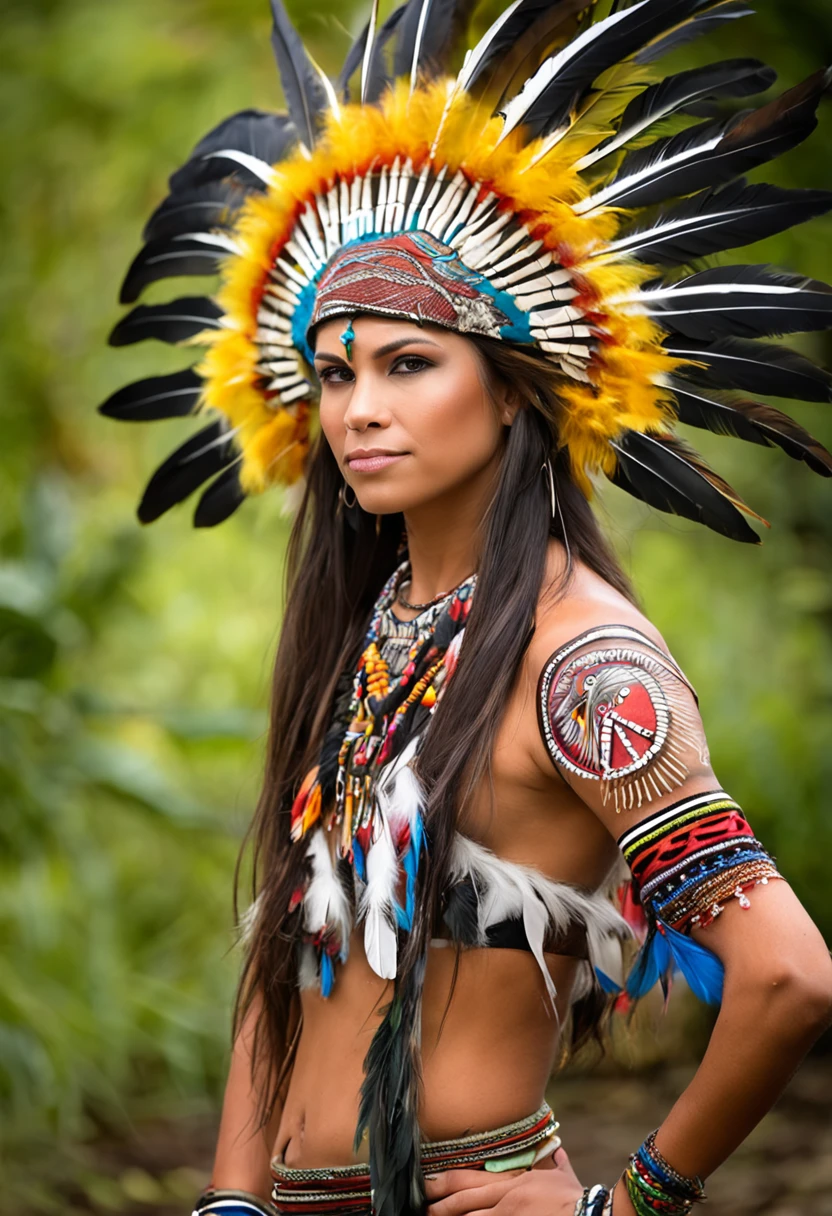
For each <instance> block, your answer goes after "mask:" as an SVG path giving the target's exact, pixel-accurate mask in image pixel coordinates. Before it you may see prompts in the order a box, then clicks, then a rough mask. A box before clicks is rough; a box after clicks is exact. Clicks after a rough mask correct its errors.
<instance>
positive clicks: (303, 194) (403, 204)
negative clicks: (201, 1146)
mask: <svg viewBox="0 0 832 1216" xmlns="http://www.w3.org/2000/svg"><path fill="white" fill-rule="evenodd" d="M271 4H272V13H273V19H274V29H273V35H272V43H273V47H274V51H275V56H276V59H277V63H278V68H279V70H280V76H281V80H282V83H283V90H284V95H285V98H286V104H287V109H288V114H286V115H283V114H268V113H263V112H261V111H257V110H246V111H243V112H242V113H240V114H236V115H233V116H232V117H231V118H229V119H226V121H225V122H223V123H220V125H219V126H218V127H217V128H215V130H213V131H211V132H210V133H209V134H208V135H207V136H206V137H205V138H204V139H203V140H202V141H201V142H200V143H199V144H198V145H197V147H196V148H195V149H194V152H193V153H192V155H191V157H190V158H189V160H188V161H187V163H186V164H185V165H184V166H183V167H182V168H181V169H179V170H177V171H176V172H175V173H174V174H173V176H172V177H171V179H170V194H169V196H168V197H167V199H165V200H164V202H163V203H162V204H161V206H160V207H159V208H158V209H157V210H156V212H155V213H154V215H153V216H152V217H151V220H150V222H149V223H148V225H147V228H146V231H145V240H146V243H145V245H144V247H143V248H142V250H141V251H140V252H139V254H138V255H137V257H136V258H135V260H134V262H133V264H132V266H131V267H130V269H129V271H128V273H127V277H126V279H125V281H124V286H123V288H122V297H121V298H122V301H123V302H125V303H131V304H132V303H135V302H136V301H137V300H138V298H139V296H140V295H141V293H142V291H143V290H144V289H145V287H147V286H148V285H149V284H151V283H154V282H156V281H158V280H160V279H164V278H169V277H175V276H179V275H215V274H217V273H219V275H220V287H219V290H218V291H217V293H216V295H215V296H213V297H212V298H210V299H209V298H200V297H186V298H183V299H179V300H174V301H173V302H172V303H170V304H159V305H150V306H148V305H138V306H137V307H135V308H134V309H133V310H132V311H131V312H130V313H128V315H127V316H125V317H124V318H123V319H122V320H121V321H120V322H119V324H118V325H117V326H116V327H115V329H114V330H113V333H112V335H111V339H110V341H111V342H112V343H113V344H114V345H127V344H130V343H133V342H138V341H141V340H143V339H145V338H156V339H158V340H161V341H163V342H168V343H184V344H188V345H191V344H196V345H200V346H202V347H204V348H205V349H204V353H203V355H202V357H201V358H200V360H199V361H198V362H197V364H196V365H195V367H194V368H193V369H192V370H191V371H188V372H181V373H175V374H174V375H172V376H168V377H156V378H153V379H151V380H145V381H140V382H139V383H137V384H134V385H130V386H128V387H127V388H125V389H122V390H120V391H119V392H117V393H115V394H114V395H113V396H112V397H110V399H109V400H108V401H107V402H105V404H104V405H103V406H102V407H101V409H102V412H103V413H105V414H107V415H108V416H110V417H113V418H118V419H122V420H129V421H145V420H149V419H157V418H165V417H178V416H181V415H183V414H186V413H207V414H208V415H209V419H210V420H211V425H210V427H209V428H208V429H207V430H203V431H202V432H200V434H199V435H198V436H196V437H195V438H194V439H192V440H190V441H188V443H186V444H184V445H183V446H182V447H181V448H179V449H178V450H177V451H176V452H174V453H173V455H172V456H171V457H169V459H168V460H167V461H166V462H165V464H164V465H163V466H162V468H161V469H160V470H159V471H158V472H157V473H156V474H155V475H154V477H153V478H152V480H151V482H150V484H149V485H148V487H147V490H146V491H145V494H144V497H143V499H142V504H141V507H140V512H139V514H140V518H141V519H142V521H144V522H147V521H149V520H152V519H155V518H157V517H158V516H159V515H161V514H162V513H163V512H164V511H167V510H168V509H169V508H170V507H171V506H173V505H174V504H176V503H178V502H181V501H182V500H183V499H184V498H186V497H187V496H189V495H190V494H191V493H193V492H194V491H195V490H198V489H199V488H200V487H204V486H205V485H206V483H209V484H208V486H207V489H204V490H203V494H202V497H201V499H200V502H199V505H198V507H197V511H196V517H195V522H196V523H197V524H198V525H201V526H211V525H214V524H217V523H219V522H221V521H222V520H223V519H225V518H227V516H228V515H230V514H231V513H232V512H233V511H235V510H236V509H237V507H238V506H239V505H240V504H241V502H242V501H243V499H244V498H245V497H246V496H247V495H251V494H256V493H259V492H260V491H262V490H264V489H266V488H267V487H268V486H270V485H272V484H274V483H283V484H285V485H291V484H292V483H293V482H296V481H298V480H299V479H301V478H302V477H303V473H304V468H305V463H306V458H307V454H308V450H309V445H310V426H311V423H312V410H311V406H312V404H313V399H314V397H315V395H316V389H315V386H314V384H313V382H312V377H311V376H310V373H309V367H308V364H309V361H310V359H311V350H310V346H309V334H310V331H311V329H312V327H313V326H314V324H315V323H317V322H318V321H320V320H322V319H325V318H327V317H330V316H338V315H340V316H344V315H347V314H349V315H353V316H354V315H356V314H359V313H361V312H366V313H381V314H382V315H394V316H410V317H418V318H422V317H427V318H429V319H430V320H433V321H435V322H436V323H437V324H443V325H446V326H448V327H449V328H453V329H456V330H457V331H458V332H462V333H466V332H470V333H479V334H485V335H487V336H490V337H492V338H494V339H495V340H503V341H508V342H513V343H516V344H518V345H521V346H524V347H526V348H529V349H532V350H536V351H538V352H539V353H540V355H541V356H542V357H543V358H545V359H547V360H549V362H550V363H551V365H552V370H553V373H555V375H556V376H558V377H559V379H560V381H561V385H560V399H561V402H562V409H561V418H560V426H559V442H560V443H561V445H563V446H565V447H566V448H567V450H568V452H569V456H570V460H571V465H572V469H573V471H574V475H575V477H576V480H577V481H578V483H579V485H580V486H581V488H582V489H583V490H584V492H585V493H586V494H587V495H589V494H590V492H591V483H590V478H591V476H592V475H593V474H596V473H604V474H606V476H607V477H609V478H610V479H611V480H613V481H615V482H616V483H617V484H619V485H620V486H623V487H624V488H625V489H627V490H628V491H629V492H630V493H632V494H634V495H636V496H637V497H639V498H642V499H644V500H645V501H647V502H648V503H651V504H652V505H653V506H656V507H658V508H659V509H660V510H664V511H671V512H675V513H679V514H682V515H685V516H687V517H689V518H692V519H698V520H701V521H702V522H703V523H706V524H707V525H708V526H709V527H711V528H714V529H715V530H716V531H719V532H721V533H723V534H724V535H726V536H730V537H733V538H734V539H737V540H743V541H755V540H756V539H757V535H756V533H755V532H754V531H753V529H752V528H750V527H749V526H748V524H747V523H746V521H745V515H746V514H749V513H750V514H752V515H753V514H754V513H753V512H750V511H749V509H748V508H746V506H745V504H744V503H743V502H742V500H741V499H740V497H739V496H738V495H737V494H735V493H734V491H732V490H731V489H730V487H729V486H727V484H726V483H725V482H724V481H723V480H722V479H721V478H719V477H717V476H716V475H715V474H713V473H712V472H711V471H710V470H709V469H707V468H706V467H705V465H704V464H703V463H702V461H701V460H699V459H698V458H697V457H696V456H695V455H694V454H693V453H692V452H691V451H690V449H689V448H688V447H687V446H686V445H684V444H682V443H681V442H680V441H678V440H676V439H674V436H673V427H674V423H675V422H676V421H677V420H680V421H682V422H683V423H685V424H687V425H692V426H695V427H700V428H701V427H705V428H707V429H710V430H713V431H716V432H718V433H721V434H727V435H733V436H735V437H737V438H741V439H746V440H749V441H750V442H753V443H758V444H760V443H762V444H767V445H770V444H775V445H777V446H779V447H781V448H782V449H783V450H784V451H785V452H786V453H787V454H788V455H790V456H792V457H793V458H795V459H798V460H803V461H805V462H806V463H807V464H808V465H809V467H810V468H812V469H814V470H815V471H816V472H818V473H820V474H822V475H824V476H830V475H832V459H830V456H829V454H828V453H827V452H826V451H825V449H824V448H822V447H821V445H820V444H819V443H817V442H816V441H815V440H813V439H812V437H811V436H810V435H808V434H807V433H806V432H805V431H803V430H802V428H800V427H798V426H797V425H796V424H795V423H793V422H791V420H789V419H788V418H787V417H786V416H785V415H783V414H781V413H779V412H778V411H776V410H774V409H772V408H771V407H769V406H767V405H765V404H763V403H760V402H756V401H751V400H748V398H747V397H745V396H739V395H738V394H739V393H740V392H742V393H745V392H749V391H750V392H763V391H765V392H771V393H778V394H780V395H788V396H792V397H796V398H798V399H800V398H802V399H805V400H811V401H817V400H828V399H829V397H830V380H829V377H828V375H827V374H826V373H825V372H824V371H822V370H821V369H820V368H817V367H815V366H814V365H813V364H812V363H811V362H810V361H809V360H807V359H805V358H803V357H802V356H798V355H797V354H795V353H793V352H791V351H789V350H788V349H786V348H784V347H781V346H773V345H771V344H770V343H765V342H763V341H761V340H760V339H765V338H767V337H770V336H773V335H782V334H785V333H794V332H802V331H812V330H820V329H827V328H829V327H830V326H832V291H830V288H829V287H827V286H826V285H825V284H823V283H817V282H815V281H813V280H811V279H808V278H803V277H800V276H797V275H793V274H788V273H786V272H782V271H778V270H774V269H771V268H769V267H765V266H743V265H739V266H718V267H715V268H714V267H711V268H708V269H704V270H703V269H700V270H697V269H696V265H695V263H696V259H698V258H701V257H707V256H710V255H712V254H716V253H722V252H724V251H725V250H727V249H729V248H733V247H737V246H742V245H745V244H749V243H751V242H752V241H755V240H758V239H761V238H762V237H765V236H769V235H771V234H773V233H776V232H780V231H783V230H784V229H786V228H788V227H791V226H792V225H794V224H797V223H801V222H803V221H805V220H807V219H809V218H811V217H813V216H817V215H820V214H822V213H824V212H826V211H828V210H829V209H830V208H832V194H830V193H828V192H824V191H820V190H784V189H781V188H779V187H775V186H771V185H765V184H754V185H749V184H747V183H746V182H745V180H744V178H743V174H745V173H746V172H747V171H748V170H749V169H751V168H754V167H757V166H759V165H761V164H764V163H765V162H767V161H770V160H771V159H773V158H774V157H776V156H779V155H780V154H781V153H783V152H785V151H787V150H788V149H790V148H792V147H794V146H795V145H796V144H798V143H799V142H800V141H802V140H803V139H805V138H806V136H807V135H809V134H810V132H811V131H812V130H813V129H814V127H815V125H816V121H817V120H816V109H817V105H818V102H819V100H820V98H821V97H822V95H823V94H824V93H825V92H826V91H827V90H828V89H829V86H830V81H831V80H832V72H830V70H825V71H824V70H821V71H819V72H816V73H815V74H814V75H812V76H810V77H809V78H808V79H807V80H805V81H804V82H803V83H802V84H799V85H797V86H796V87H795V88H792V89H789V90H787V91H786V92H785V93H783V94H782V95H781V96H780V97H777V98H775V99H774V100H773V101H769V102H767V103H763V104H761V105H757V106H756V107H754V106H753V103H752V104H751V105H750V106H749V108H746V109H744V110H742V111H741V112H740V113H738V114H736V113H735V114H733V115H730V116H728V117H725V116H724V115H723V113H722V112H721V110H720V103H721V101H722V100H723V99H725V98H748V97H753V96H754V95H755V94H758V93H761V92H763V91H765V90H766V89H767V88H768V87H769V86H770V85H771V84H772V82H773V80H774V78H775V74H774V73H773V72H772V70H771V69H770V68H768V67H766V66H765V65H764V64H762V63H759V62H758V61H756V60H753V59H739V60H727V61H723V62H720V63H715V64H712V65H709V66H706V67H704V68H695V69H692V70H690V71H685V72H680V73H678V74H676V75H671V76H668V77H664V78H662V77H661V74H660V69H658V68H657V67H656V62H657V60H659V59H660V58H661V57H662V56H663V55H664V54H666V53H667V52H668V51H670V50H673V49H676V48H677V47H678V46H680V45H682V44H683V43H684V42H686V41H688V40H689V39H691V38H694V37H697V36H699V35H700V34H702V33H705V32H707V31H709V30H711V29H713V28H714V27H715V26H717V25H719V24H721V23H723V22H725V21H733V20H736V19H737V18H739V17H743V16H745V15H746V14H747V13H749V12H750V11H751V10H750V9H749V8H748V7H747V6H746V5H744V4H742V3H738V2H737V0H635V2H633V3H629V4H624V5H612V6H611V7H610V6H608V5H605V4H604V3H602V2H599V0H514V3H513V4H511V5H509V7H507V8H506V9H505V10H504V11H503V12H502V13H501V14H500V15H499V16H498V17H497V19H496V20H495V21H494V22H493V24H492V25H491V27H490V29H488V30H487V32H486V33H485V34H484V35H483V37H482V38H481V39H480V41H479V42H478V43H477V44H476V45H475V46H473V47H471V48H470V49H468V51H467V53H466V54H465V58H464V61H463V65H462V68H461V70H460V71H459V73H458V74H457V75H456V76H453V75H451V74H450V73H449V70H448V64H449V61H450V59H451V56H452V54H453V53H454V50H455V47H456V46H457V45H458V44H459V42H460V40H461V39H462V40H464V37H465V33H466V26H467V23H468V20H469V17H470V13H471V9H472V7H473V6H472V4H471V3H470V0H408V3H406V4H404V5H402V6H400V7H399V8H397V9H395V10H394V12H393V13H392V14H391V15H390V16H389V17H388V18H387V19H386V21H384V22H383V24H381V25H380V26H379V24H378V3H377V0H374V3H373V6H372V12H371V16H370V20H369V21H368V23H367V25H366V26H365V27H364V29H363V30H362V32H361V34H360V36H359V38H358V39H357V40H356V42H355V44H354V45H353V47H352V48H351V49H350V51H349V53H348V54H347V57H346V61H345V64H344V67H343V69H342V72H341V74H340V76H339V77H338V79H337V80H336V81H335V83H332V82H331V81H330V80H329V79H328V78H327V77H326V75H325V74H324V73H323V72H322V71H321V69H320V68H319V67H318V66H317V64H315V62H314V61H313V60H312V58H311V57H310V56H309V54H308V52H307V51H306V49H305V48H304V46H303V43H302V42H301V39H300V38H299V36H298V34H297V32H296V31H295V29H294V27H293V26H292V24H291V21H290V20H289V17H288V15H287V13H286V10H285V9H284V7H283V4H282V3H281V0H271ZM390 64H392V67H391V66H390ZM356 74H359V75H360V82H359V85H358V87H357V89H353V86H352V85H351V80H352V77H353V76H354V75H356ZM356 97H357V100H355V98H356ZM703 114H704V115H705V117H704V120H703V121H696V119H697V117H699V118H701V117H702V115H703ZM657 209H658V210H657ZM380 262H383V263H384V266H383V268H382V270H379V269H378V266H379V263H380ZM674 268H682V273H681V275H680V273H679V270H677V269H674ZM371 270H372V273H371ZM686 271H687V273H686ZM373 275H375V276H376V279H377V280H378V282H376V283H375V287H373V285H372V283H371V282H370V280H371V279H372V277H373ZM391 283H393V284H395V283H398V284H399V285H400V290H399V291H398V294H396V295H395V299H394V300H393V302H392V303H391V302H390V300H389V298H388V297H389V295H390V293H389V292H386V291H385V290H383V289H384V286H385V284H387V285H389V284H391ZM362 284H363V285H362ZM419 291H421V292H422V295H423V296H424V299H426V300H429V301H432V303H429V305H428V306H427V307H426V308H422V309H421V311H420V309H419V308H418V307H417V306H416V304H415V303H414V302H413V301H414V299H415V296H416V294H417V293H418V292H419ZM440 298H441V307H440V305H439V304H438V303H437V301H439V300H440ZM419 299H420V301H421V300H422V296H420V297H419ZM446 305H447V308H446V307H445V306H446ZM443 308H444V309H445V311H443ZM705 385H706V386H707V387H708V389H709V390H711V391H712V395H711V396H708V395H707V394H704V393H702V392H701V391H699V389H700V388H701V387H703V386H705ZM695 386H698V388H697V387H695ZM714 391H715V395H713V392H714ZM758 518H759V517H758Z"/></svg>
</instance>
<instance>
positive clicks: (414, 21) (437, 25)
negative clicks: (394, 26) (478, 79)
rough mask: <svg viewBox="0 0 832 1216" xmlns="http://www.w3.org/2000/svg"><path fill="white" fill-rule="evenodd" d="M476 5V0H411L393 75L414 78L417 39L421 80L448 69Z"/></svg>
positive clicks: (398, 41) (399, 36) (398, 39)
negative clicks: (412, 74) (411, 76)
mask: <svg viewBox="0 0 832 1216" xmlns="http://www.w3.org/2000/svg"><path fill="white" fill-rule="evenodd" d="M473 7H474V0H408V3H407V4H406V5H405V9H404V13H403V14H402V18H401V21H400V22H399V29H398V34H397V37H396V48H395V52H394V54H393V75H394V76H407V77H408V78H410V75H411V72H412V70H413V59H414V56H415V55H416V44H417V41H419V48H418V56H417V62H416V75H417V79H422V80H432V79H434V78H435V77H436V76H439V75H441V74H442V73H443V72H445V71H448V70H449V68H450V60H451V58H452V56H453V53H454V50H455V49H456V44H457V42H458V40H459V37H460V35H461V34H463V33H464V32H465V27H466V26H467V22H468V18H469V17H470V15H471V11H472V9H473ZM425 9H426V10H427V11H426V12H424V15H423V10H425ZM420 25H421V27H422V28H421V35H420V28H419V27H420Z"/></svg>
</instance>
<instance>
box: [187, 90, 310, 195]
mask: <svg viewBox="0 0 832 1216" xmlns="http://www.w3.org/2000/svg"><path fill="white" fill-rule="evenodd" d="M296 141H297V131H296V130H295V127H294V124H293V123H292V122H291V120H290V119H289V117H288V115H286V114H268V113H266V112H265V111H264V110H241V111H240V113H239V114H232V115H231V117H230V118H226V119H225V120H224V121H223V122H221V123H220V124H219V125H218V126H216V127H214V129H213V130H212V131H209V132H208V134H207V135H206V136H205V137H204V138H203V139H201V140H200V141H199V143H198V144H197V146H196V147H195V148H194V150H193V152H192V153H191V155H190V157H189V158H188V160H187V162H186V163H185V164H184V165H183V166H182V167H181V169H177V170H176V172H175V173H174V174H173V175H172V177H171V179H170V182H169V186H170V190H171V193H172V194H178V193H179V192H180V191H182V190H190V189H193V187H195V186H201V185H204V184H205V183H207V182H212V181H219V180H220V178H225V177H229V176H232V177H233V179H234V181H235V182H236V183H237V184H238V185H241V186H244V187H246V188H248V189H254V190H258V191H261V190H264V189H265V184H264V183H263V181H262V180H261V179H260V178H259V177H258V176H257V175H256V174H254V173H252V172H251V171H250V170H248V169H244V168H243V167H242V165H240V164H238V162H237V161H233V160H228V159H226V158H224V157H222V156H216V155H215V153H217V152H224V151H227V150H233V151H235V152H246V153H248V155H249V156H255V157H257V159H258V160H262V161H265V162H266V164H268V165H275V164H277V162H278V161H281V160H283V158H284V157H285V156H286V154H287V152H288V151H289V150H290V149H291V148H292V146H293V145H294V144H295V143H296Z"/></svg>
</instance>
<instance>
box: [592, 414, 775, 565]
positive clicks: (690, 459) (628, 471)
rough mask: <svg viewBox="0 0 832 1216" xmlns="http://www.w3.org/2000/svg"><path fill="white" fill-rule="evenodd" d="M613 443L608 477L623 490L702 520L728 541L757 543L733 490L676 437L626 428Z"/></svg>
mask: <svg viewBox="0 0 832 1216" xmlns="http://www.w3.org/2000/svg"><path fill="white" fill-rule="evenodd" d="M612 446H613V448H614V449H615V453H616V456H617V457H618V466H617V468H616V470H615V473H613V474H612V476H611V477H610V481H612V482H613V483H614V484H615V485H617V486H620V488H621V489H622V490H626V491H627V492H628V493H629V494H632V495H634V496H635V497H636V498H640V499H642V500H643V501H644V502H646V503H648V504H649V505H650V506H651V507H656V508H657V509H658V510H659V511H667V512H669V513H670V514H671V515H681V516H683V517H684V518H685V519H692V520H694V521H695V522H696V523H701V524H705V525H706V526H707V527H709V528H712V529H713V531H714V532H719V533H721V534H722V535H723V536H727V537H729V538H730V539H731V540H738V541H744V542H746V543H750V544H759V543H760V538H759V537H758V536H757V534H756V532H755V531H754V530H753V529H752V528H750V527H749V525H748V523H747V522H746V520H745V517H744V516H743V515H742V513H741V512H740V511H739V509H738V508H737V507H736V506H735V505H734V504H735V503H738V502H740V501H741V500H740V499H739V498H738V497H737V495H736V494H735V492H734V491H733V490H732V489H731V487H730V486H729V485H728V484H727V482H724V481H723V480H722V479H721V478H720V477H718V476H717V475H716V474H715V473H714V472H713V471H712V470H711V469H708V468H706V466H704V465H703V464H702V462H701V460H700V459H699V457H697V456H696V454H695V453H694V452H692V451H691V450H690V449H689V448H687V447H686V446H685V445H684V444H682V443H681V442H680V441H679V440H677V439H674V438H673V437H671V436H668V435H662V436H658V435H642V434H639V433H638V432H637V431H626V432H625V433H624V434H623V435H622V436H621V438H620V439H616V440H613V441H612Z"/></svg>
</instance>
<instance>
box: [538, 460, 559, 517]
mask: <svg viewBox="0 0 832 1216" xmlns="http://www.w3.org/2000/svg"><path fill="white" fill-rule="evenodd" d="M540 471H541V473H542V474H543V476H544V477H545V478H546V481H547V483H548V486H549V507H550V511H551V515H552V519H557V515H558V496H557V493H556V491H555V471H554V469H553V468H552V462H551V460H550V459H549V457H548V456H547V457H546V462H545V464H542V465H541V466H540Z"/></svg>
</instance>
